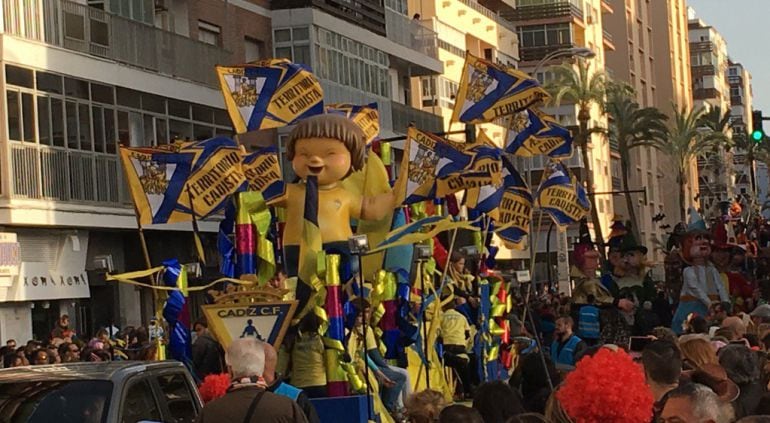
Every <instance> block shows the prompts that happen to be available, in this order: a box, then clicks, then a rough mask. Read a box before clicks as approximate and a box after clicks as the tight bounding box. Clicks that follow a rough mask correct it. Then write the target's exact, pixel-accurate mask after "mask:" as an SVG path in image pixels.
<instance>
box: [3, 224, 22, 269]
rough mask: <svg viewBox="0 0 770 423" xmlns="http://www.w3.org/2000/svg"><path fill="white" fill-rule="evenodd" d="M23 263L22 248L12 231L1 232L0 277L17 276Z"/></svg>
mask: <svg viewBox="0 0 770 423" xmlns="http://www.w3.org/2000/svg"><path fill="white" fill-rule="evenodd" d="M20 265H21V249H20V247H19V243H18V242H17V239H16V234H15V233H12V232H0V277H3V276H16V275H18V274H19V266H20Z"/></svg>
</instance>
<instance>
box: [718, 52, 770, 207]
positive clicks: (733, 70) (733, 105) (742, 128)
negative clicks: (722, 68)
mask: <svg viewBox="0 0 770 423" xmlns="http://www.w3.org/2000/svg"><path fill="white" fill-rule="evenodd" d="M727 63H728V67H727V83H728V84H729V85H730V124H731V125H732V126H733V134H734V135H735V134H749V133H751V130H752V128H753V121H752V113H751V112H752V104H753V103H752V95H753V94H752V89H751V73H750V72H749V71H748V69H746V68H745V67H743V65H742V64H740V63H735V62H733V61H732V60H728V62H727ZM733 166H734V169H735V195H740V196H748V197H749V198H751V199H752V200H753V201H756V200H757V198H754V196H755V193H754V190H755V189H759V187H758V186H757V180H756V177H757V171H758V170H759V167H762V170H763V171H765V172H766V171H767V167H766V166H764V164H758V163H750V162H749V161H748V160H747V157H746V151H744V150H742V149H739V148H736V149H735V154H734V155H733ZM764 191H767V190H766V189H765V190H764ZM759 204H760V205H761V204H762V202H760V203H759Z"/></svg>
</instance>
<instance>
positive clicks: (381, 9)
mask: <svg viewBox="0 0 770 423" xmlns="http://www.w3.org/2000/svg"><path fill="white" fill-rule="evenodd" d="M271 6H272V8H273V9H299V8H303V7H315V8H318V9H321V10H323V11H325V12H327V13H329V14H330V15H333V16H336V17H338V18H340V19H343V20H346V21H348V22H350V23H352V24H354V25H358V26H361V27H364V28H366V29H368V30H369V31H372V32H374V33H375V34H379V35H383V36H384V35H385V33H386V27H385V6H384V5H383V4H382V2H380V1H377V0H275V1H273V2H271Z"/></svg>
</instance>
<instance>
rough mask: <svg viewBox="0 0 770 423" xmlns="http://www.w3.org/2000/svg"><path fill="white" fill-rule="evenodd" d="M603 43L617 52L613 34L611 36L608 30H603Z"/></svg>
mask: <svg viewBox="0 0 770 423" xmlns="http://www.w3.org/2000/svg"><path fill="white" fill-rule="evenodd" d="M602 41H604V46H605V47H607V48H608V49H610V50H612V51H614V50H615V42H614V41H613V39H612V34H610V32H609V31H607V30H606V29H604V30H602Z"/></svg>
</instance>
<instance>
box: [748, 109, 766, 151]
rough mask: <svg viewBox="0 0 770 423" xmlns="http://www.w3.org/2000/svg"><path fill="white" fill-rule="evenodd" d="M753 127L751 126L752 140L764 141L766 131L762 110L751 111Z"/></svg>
mask: <svg viewBox="0 0 770 423" xmlns="http://www.w3.org/2000/svg"><path fill="white" fill-rule="evenodd" d="M751 120H752V126H753V127H752V128H751V140H752V141H754V142H757V143H759V142H762V140H764V139H765V131H764V130H763V129H762V111H761V110H754V111H753V112H751Z"/></svg>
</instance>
